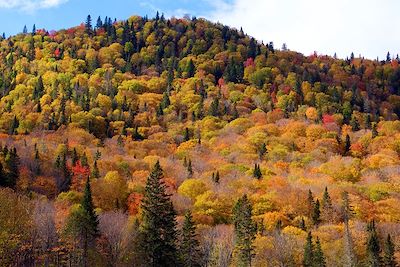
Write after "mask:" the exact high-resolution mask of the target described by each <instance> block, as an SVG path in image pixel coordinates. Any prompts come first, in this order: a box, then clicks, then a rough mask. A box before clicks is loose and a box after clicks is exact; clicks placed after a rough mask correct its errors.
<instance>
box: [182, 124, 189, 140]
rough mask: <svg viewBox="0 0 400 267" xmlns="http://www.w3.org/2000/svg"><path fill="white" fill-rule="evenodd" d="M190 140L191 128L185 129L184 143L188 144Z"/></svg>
mask: <svg viewBox="0 0 400 267" xmlns="http://www.w3.org/2000/svg"><path fill="white" fill-rule="evenodd" d="M189 140H190V133H189V128H188V127H186V128H185V134H184V135H183V141H185V142H187V141H189Z"/></svg>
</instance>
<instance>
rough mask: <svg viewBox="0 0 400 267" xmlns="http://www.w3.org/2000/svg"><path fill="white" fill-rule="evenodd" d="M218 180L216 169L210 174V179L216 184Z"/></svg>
mask: <svg viewBox="0 0 400 267" xmlns="http://www.w3.org/2000/svg"><path fill="white" fill-rule="evenodd" d="M219 180H220V177H219V171H217V172H216V173H213V174H212V181H213V182H214V183H216V184H219Z"/></svg>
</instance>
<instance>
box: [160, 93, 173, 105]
mask: <svg viewBox="0 0 400 267" xmlns="http://www.w3.org/2000/svg"><path fill="white" fill-rule="evenodd" d="M169 105H171V101H170V100H169V96H168V93H167V92H164V93H163V98H162V100H161V107H162V108H163V109H165V108H167V107H168V106H169Z"/></svg>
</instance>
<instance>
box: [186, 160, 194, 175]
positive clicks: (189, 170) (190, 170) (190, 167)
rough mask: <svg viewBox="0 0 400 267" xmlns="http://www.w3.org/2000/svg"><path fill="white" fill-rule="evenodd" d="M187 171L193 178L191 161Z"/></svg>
mask: <svg viewBox="0 0 400 267" xmlns="http://www.w3.org/2000/svg"><path fill="white" fill-rule="evenodd" d="M187 171H188V177H189V178H191V177H192V176H193V168H192V160H191V159H189V163H188V166H187Z"/></svg>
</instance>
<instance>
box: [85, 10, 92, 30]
mask: <svg viewBox="0 0 400 267" xmlns="http://www.w3.org/2000/svg"><path fill="white" fill-rule="evenodd" d="M85 30H86V33H87V34H89V35H90V34H91V33H92V31H93V28H92V17H91V16H90V15H88V16H87V17H86V22H85Z"/></svg>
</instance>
